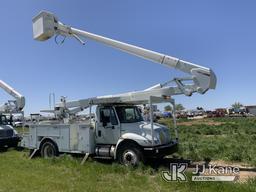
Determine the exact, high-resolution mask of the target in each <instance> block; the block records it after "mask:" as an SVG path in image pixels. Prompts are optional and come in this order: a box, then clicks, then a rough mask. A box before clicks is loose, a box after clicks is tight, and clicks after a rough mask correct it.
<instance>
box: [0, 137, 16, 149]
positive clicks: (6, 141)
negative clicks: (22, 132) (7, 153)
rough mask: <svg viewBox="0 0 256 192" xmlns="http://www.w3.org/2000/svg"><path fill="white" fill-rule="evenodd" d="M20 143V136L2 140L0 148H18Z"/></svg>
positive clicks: (0, 139)
mask: <svg viewBox="0 0 256 192" xmlns="http://www.w3.org/2000/svg"><path fill="white" fill-rule="evenodd" d="M20 141H21V137H19V136H14V137H7V138H0V147H6V146H7V147H17V145H18V143H19V142H20Z"/></svg>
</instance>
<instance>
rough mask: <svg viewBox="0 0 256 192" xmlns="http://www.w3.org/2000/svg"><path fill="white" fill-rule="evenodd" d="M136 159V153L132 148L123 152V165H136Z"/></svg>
mask: <svg viewBox="0 0 256 192" xmlns="http://www.w3.org/2000/svg"><path fill="white" fill-rule="evenodd" d="M137 161H138V157H137V155H136V153H135V152H134V151H132V150H127V151H125V152H124V153H123V162H124V165H126V166H129V165H136V164H137Z"/></svg>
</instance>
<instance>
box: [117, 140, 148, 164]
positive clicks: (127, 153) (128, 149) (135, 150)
mask: <svg viewBox="0 0 256 192" xmlns="http://www.w3.org/2000/svg"><path fill="white" fill-rule="evenodd" d="M117 158H118V161H119V163H120V164H122V165H125V166H133V167H134V166H137V165H139V163H140V162H143V161H144V158H143V154H142V152H141V150H140V148H139V147H138V146H136V145H134V144H126V145H123V146H120V149H119V150H118V154H117Z"/></svg>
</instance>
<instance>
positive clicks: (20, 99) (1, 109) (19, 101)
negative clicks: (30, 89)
mask: <svg viewBox="0 0 256 192" xmlns="http://www.w3.org/2000/svg"><path fill="white" fill-rule="evenodd" d="M0 87H1V88H2V89H3V90H5V91H6V92H7V93H8V94H9V95H11V96H12V97H14V98H15V100H10V101H8V103H5V104H3V105H2V106H0V113H20V112H21V111H22V109H23V108H24V106H25V97H24V96H22V95H21V94H20V93H18V92H17V91H16V90H15V89H13V88H12V87H11V86H10V85H8V84H6V83H5V82H3V81H2V80H0Z"/></svg>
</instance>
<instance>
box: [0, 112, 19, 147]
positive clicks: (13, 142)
mask: <svg viewBox="0 0 256 192" xmlns="http://www.w3.org/2000/svg"><path fill="white" fill-rule="evenodd" d="M20 140H21V138H20V137H19V136H18V133H17V131H16V130H15V129H14V128H13V126H12V125H11V121H10V119H9V120H8V119H7V117H6V115H2V114H0V148H4V147H17V145H18V142H19V141H20Z"/></svg>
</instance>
